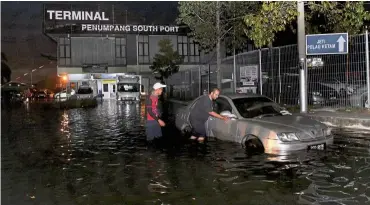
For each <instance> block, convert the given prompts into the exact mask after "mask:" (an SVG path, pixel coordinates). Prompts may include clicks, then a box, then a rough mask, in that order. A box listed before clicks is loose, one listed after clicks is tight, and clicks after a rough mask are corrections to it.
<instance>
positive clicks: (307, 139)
mask: <svg viewBox="0 0 370 205" xmlns="http://www.w3.org/2000/svg"><path fill="white" fill-rule="evenodd" d="M198 100H199V98H197V99H195V100H194V101H193V102H191V103H190V104H189V105H188V106H186V107H183V108H180V109H179V110H178V112H177V113H176V127H177V128H178V129H179V130H181V131H182V132H183V133H184V134H188V133H189V132H190V130H191V124H190V122H189V116H190V111H191V109H192V108H193V107H194V105H195V104H196V103H197V101H198ZM214 111H216V112H217V113H219V114H220V115H223V116H228V117H229V118H230V120H229V121H226V122H225V121H223V120H220V119H217V118H214V117H211V116H210V117H209V118H208V121H207V122H206V123H205V126H206V131H207V135H208V136H209V137H215V138H217V139H220V140H225V141H232V142H237V143H240V144H242V145H243V146H246V149H248V147H251V146H252V147H260V148H261V149H263V151H264V152H265V153H269V154H286V153H289V152H290V151H296V150H305V149H325V148H326V146H327V145H330V144H332V143H333V136H332V134H331V128H328V127H327V126H326V125H324V124H323V123H321V122H318V121H316V120H313V119H311V118H309V117H306V116H302V115H294V114H293V115H292V114H291V113H289V112H288V111H286V110H285V109H283V108H282V107H280V106H279V105H278V104H277V103H275V102H273V101H272V100H271V99H269V98H267V97H265V96H262V95H256V94H247V95H243V94H231V95H221V96H220V97H219V98H218V99H217V100H216V101H215V103H214Z"/></svg>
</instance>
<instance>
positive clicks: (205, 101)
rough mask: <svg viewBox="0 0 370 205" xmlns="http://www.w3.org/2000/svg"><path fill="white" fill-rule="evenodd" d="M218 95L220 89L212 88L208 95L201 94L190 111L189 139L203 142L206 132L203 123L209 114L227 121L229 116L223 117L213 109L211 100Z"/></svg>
mask: <svg viewBox="0 0 370 205" xmlns="http://www.w3.org/2000/svg"><path fill="white" fill-rule="evenodd" d="M219 95H220V89H218V88H214V89H212V91H211V92H210V93H209V94H208V95H204V96H202V97H201V98H200V99H199V100H198V101H197V102H196V103H195V105H194V107H193V109H192V110H191V111H190V124H191V126H192V128H193V135H192V136H191V138H190V139H192V140H196V139H198V141H199V142H204V140H205V137H206V135H207V133H206V127H205V123H206V122H207V120H208V118H209V116H212V117H215V118H218V119H221V120H225V121H227V120H228V119H229V118H227V117H223V116H221V115H219V114H217V113H216V112H214V111H213V105H212V104H213V101H214V100H216V99H217V98H218V96H219Z"/></svg>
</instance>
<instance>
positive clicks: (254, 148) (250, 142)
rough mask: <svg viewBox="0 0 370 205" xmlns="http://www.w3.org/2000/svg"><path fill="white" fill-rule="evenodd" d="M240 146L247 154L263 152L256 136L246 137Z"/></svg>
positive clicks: (263, 149)
mask: <svg viewBox="0 0 370 205" xmlns="http://www.w3.org/2000/svg"><path fill="white" fill-rule="evenodd" d="M242 146H243V148H244V149H245V151H246V152H247V153H248V154H261V153H264V152H265V148H264V147H263V144H262V142H261V141H260V140H259V139H258V137H256V136H246V137H245V138H244V140H243V141H242Z"/></svg>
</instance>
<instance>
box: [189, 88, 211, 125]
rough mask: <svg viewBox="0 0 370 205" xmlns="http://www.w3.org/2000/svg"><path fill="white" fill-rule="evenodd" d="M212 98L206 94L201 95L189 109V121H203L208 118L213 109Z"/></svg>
mask: <svg viewBox="0 0 370 205" xmlns="http://www.w3.org/2000/svg"><path fill="white" fill-rule="evenodd" d="M212 105H213V103H212V100H211V99H210V98H209V96H208V95H205V96H202V97H201V98H200V99H199V100H198V101H197V102H195V105H194V107H193V109H192V110H191V111H190V121H191V122H198V123H205V122H206V121H207V120H208V117H209V113H210V112H212V111H213V107H212Z"/></svg>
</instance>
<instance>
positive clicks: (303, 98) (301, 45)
mask: <svg viewBox="0 0 370 205" xmlns="http://www.w3.org/2000/svg"><path fill="white" fill-rule="evenodd" d="M297 8H298V13H299V15H298V19H297V25H298V56H299V61H300V64H301V66H300V69H299V94H300V98H299V99H300V100H299V102H300V110H301V113H307V87H306V53H305V50H306V44H305V20H304V2H303V1H297Z"/></svg>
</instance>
